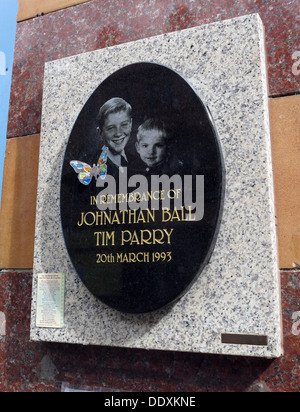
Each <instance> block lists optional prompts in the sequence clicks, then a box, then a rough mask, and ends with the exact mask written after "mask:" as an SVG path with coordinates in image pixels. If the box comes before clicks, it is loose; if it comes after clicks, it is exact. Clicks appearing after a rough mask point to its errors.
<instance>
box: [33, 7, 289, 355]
mask: <svg viewBox="0 0 300 412" xmlns="http://www.w3.org/2000/svg"><path fill="white" fill-rule="evenodd" d="M241 39H243V41H241ZM192 46H193V47H192ZM142 61H152V62H156V63H160V64H165V65H167V66H169V67H171V68H173V69H175V70H176V71H178V72H179V73H180V74H181V75H183V77H184V78H186V79H187V80H188V81H189V82H190V83H191V85H192V86H193V87H194V88H195V89H196V91H197V92H198V93H199V95H200V96H201V97H202V99H203V100H204V101H205V102H206V103H207V104H208V106H209V107H210V109H211V112H212V115H213V117H214V119H215V123H216V127H217V129H218V131H219V135H220V140H221V145H222V148H223V154H224V158H225V164H226V172H227V188H226V196H225V206H224V215H223V220H222V224H221V229H220V234H219V237H218V241H217V245H216V248H215V251H214V253H213V256H212V259H211V262H210V264H209V265H208V266H207V268H206V269H205V270H204V272H203V273H202V275H201V277H200V278H199V280H198V281H197V283H196V284H195V285H194V286H193V287H192V289H191V290H190V291H189V292H188V293H187V294H186V295H185V296H184V297H183V298H182V299H181V300H180V301H179V302H178V303H177V304H176V305H175V306H173V307H172V308H169V309H165V310H162V311H159V312H156V313H152V314H148V315H138V316H137V315H124V314H120V313H118V312H116V311H114V310H112V309H108V308H107V307H105V306H104V305H102V304H101V303H100V302H99V301H97V300H96V299H95V298H94V297H93V296H92V295H91V294H90V293H89V292H88V291H87V290H86V288H85V287H84V286H83V284H82V283H81V281H80V280H79V278H78V277H77V274H76V273H75V271H74V269H73V267H72V265H71V262H70V261H69V258H68V254H67V251H66V248H65V245H64V240H63V236H62V230H61V227H60V219H59V194H60V190H59V189H60V188H59V173H60V172H59V171H60V168H61V165H62V161H63V156H64V151H65V147H66V143H67V141H68V137H69V135H70V132H71V129H72V126H73V124H74V122H75V120H76V118H77V116H78V114H79V113H80V111H81V109H82V107H83V105H84V104H85V102H86V101H87V99H88V98H89V96H90V95H91V93H92V92H93V91H94V90H95V89H96V88H97V86H98V85H99V84H100V83H101V82H102V81H103V80H104V79H105V78H106V77H107V76H108V75H110V74H111V73H113V72H114V71H116V70H117V69H119V68H121V67H123V66H125V65H127V64H131V63H135V62H142ZM245 62H246V64H245ZM44 272H51V273H61V272H62V273H65V274H66V297H65V299H66V301H65V327H64V328H63V329H59V330H52V329H40V328H39V329H37V328H36V327H35V313H36V282H37V274H38V273H44ZM279 302H280V298H279V271H278V265H277V247H276V232H275V213H274V200H273V186H272V165H271V150H270V135H269V117H268V99H267V80H266V67H265V49H264V35H263V26H262V22H261V20H260V18H259V16H258V15H251V16H245V17H241V18H237V19H233V20H228V21H225V22H222V23H215V24H212V25H207V26H202V27H197V28H193V29H189V30H185V31H182V32H175V33H171V34H167V35H162V36H159V37H154V38H149V39H145V40H140V41H137V42H133V43H128V44H124V45H120V46H115V47H112V48H108V49H104V50H99V51H95V52H90V53H86V54H83V55H79V56H75V57H71V58H67V59H63V60H58V61H54V62H50V63H48V64H47V65H46V68H45V82H44V97H43V117H42V136H41V151H40V170H39V187H38V204H37V223H36V240H35V256H34V279H33V300H32V303H33V304H32V322H31V339H32V340H37V341H51V342H68V343H80V344H84V345H88V344H93V345H106V346H118V347H131V348H145V349H161V350H175V351H186V352H202V353H219V354H220V353H223V354H235V355H249V356H260V357H278V356H280V354H281V328H280V303H279ZM222 333H236V334H258V335H267V336H268V346H266V347H258V346H249V345H245V346H239V345H226V344H222V343H221V334H222Z"/></svg>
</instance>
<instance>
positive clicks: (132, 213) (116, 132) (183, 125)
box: [61, 63, 225, 313]
mask: <svg viewBox="0 0 300 412" xmlns="http://www.w3.org/2000/svg"><path fill="white" fill-rule="evenodd" d="M128 104H129V105H130V106H131V108H132V112H131V111H130V106H129V105H128ZM100 108H101V110H100ZM99 110H100V114H99ZM137 136H138V137H137ZM106 148H107V149H106ZM107 150H108V153H107ZM106 153H107V154H108V158H106ZM101 155H102V157H101ZM222 159H223V158H222V153H221V149H220V145H219V141H218V136H217V133H216V130H215V128H214V124H213V122H212V119H211V116H210V114H209V111H208V110H207V108H206V107H205V105H204V104H203V102H202V101H201V99H200V98H199V96H198V95H197V94H196V93H195V91H194V90H193V88H192V87H191V86H190V85H189V84H188V83H187V82H186V81H185V80H184V79H183V78H182V77H181V76H180V75H179V74H177V73H176V72H175V71H173V70H171V69H170V68H167V67H165V66H161V65H158V64H153V63H137V64H133V65H130V66H126V67H124V68H123V69H121V70H118V71H117V72H115V73H114V74H112V75H111V76H110V77H109V78H107V79H106V80H105V81H104V82H103V83H101V84H100V86H99V87H98V88H97V90H96V91H95V92H94V93H93V95H92V96H91V97H90V99H89V100H88V102H87V103H86V104H85V106H84V107H83V109H82V111H81V113H80V115H79V117H78V119H77V121H76V123H75V125H74V127H73V130H72V132H71V135H70V138H69V141H68V144H67V148H66V153H65V159H64V164H63V170H62V179H61V219H62V228H63V234H64V238H65V242H66V247H67V250H68V252H69V255H70V258H71V261H72V263H73V265H74V267H75V269H76V271H77V273H78V275H79V277H80V278H81V280H82V281H83V283H84V284H85V285H86V287H87V288H88V289H89V290H90V291H91V292H92V293H93V294H94V295H95V296H96V297H97V298H99V299H100V300H101V301H102V302H103V303H105V304H107V305H108V306H110V307H112V308H114V309H117V310H119V311H122V312H127V313H144V312H150V311H154V310H157V309H159V308H162V307H164V306H165V305H167V304H170V303H172V302H174V301H176V300H177V299H178V298H180V297H181V296H182V295H183V294H184V293H185V292H186V291H187V290H188V289H189V287H191V285H192V284H193V282H194V281H195V280H196V279H197V277H198V276H199V275H200V273H201V271H202V270H203V268H204V267H205V265H206V264H207V262H208V260H209V258H210V256H211V254H212V252H213V249H214V246H215V242H216V238H217V234H218V230H219V225H220V221H221V215H222V208H223V197H224V187H225V171H224V165H223V160H222ZM100 163H101V164H100ZM88 165H90V166H91V167H93V165H96V166H95V167H94V168H93V169H92V170H89V167H90V166H88ZM162 176H164V177H162Z"/></svg>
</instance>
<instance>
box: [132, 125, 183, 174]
mask: <svg viewBox="0 0 300 412" xmlns="http://www.w3.org/2000/svg"><path fill="white" fill-rule="evenodd" d="M135 147H136V150H137V152H138V154H139V155H140V159H141V162H142V166H141V168H142V169H144V172H146V173H148V174H151V175H156V174H157V175H163V174H167V175H173V174H176V173H179V172H180V170H181V168H182V166H183V165H182V163H181V162H180V161H179V160H178V159H176V160H175V159H174V157H172V156H171V144H170V137H169V136H168V132H167V129H166V127H165V124H164V122H163V121H161V120H159V119H148V120H146V121H145V122H144V123H143V124H142V125H141V126H140V127H139V129H138V133H137V142H136V146H135Z"/></svg>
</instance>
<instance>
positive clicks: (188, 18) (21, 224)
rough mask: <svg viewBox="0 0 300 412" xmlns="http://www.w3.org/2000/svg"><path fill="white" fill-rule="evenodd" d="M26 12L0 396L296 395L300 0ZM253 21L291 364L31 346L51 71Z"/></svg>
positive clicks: (93, 1) (8, 214) (4, 230)
mask: <svg viewBox="0 0 300 412" xmlns="http://www.w3.org/2000/svg"><path fill="white" fill-rule="evenodd" d="M19 3H20V7H19V14H18V20H19V22H18V25H17V36H16V48H15V60H14V69H13V82H12V92H11V102H10V115H9V125H8V136H7V137H8V139H7V146H6V159H5V167H4V182H3V192H2V209H1V215H0V268H1V269H2V270H1V272H0V390H1V391H59V390H61V388H62V385H63V386H66V387H68V385H69V386H71V387H72V386H73V387H74V386H75V387H78V388H79V387H86V386H88V387H90V388H98V389H99V388H102V389H104V390H116V389H117V390H122V391H131V390H132V391H298V390H299V387H300V370H299V356H300V349H299V343H300V328H298V327H297V323H296V321H297V319H298V317H297V312H299V311H300V296H299V293H300V292H299V291H300V288H299V282H300V271H299V265H300V219H299V206H300V202H299V190H297V189H298V188H299V184H300V173H299V160H298V159H299V154H300V127H299V126H300V116H299V112H300V96H299V91H300V74H298V71H297V70H293V68H295V60H293V54H294V52H295V51H297V50H300V43H299V32H300V22H299V3H298V0H293V1H289V2H286V1H285V0H269V1H268V2H266V1H264V0H257V1H248V0H239V1H238V0H233V1H232V0H231V1H229V0H217V1H215V2H209V1H206V0H204V1H203V0H202V1H200V0H196V1H190V0H185V1H183V0H176V1H173V0H153V1H148V0H134V1H130V0H120V1H119V2H118V3H117V6H116V2H115V1H112V0H107V1H105V2H104V1H103V0H90V1H87V2H86V1H82V0H77V1H76V0H47V1H46V0H45V1H43V2H40V1H36V0H20V1H19ZM249 13H259V14H260V15H261V18H262V20H263V22H264V24H265V28H266V47H267V55H268V73H269V87H270V92H269V93H270V116H271V133H272V145H273V154H274V179H275V195H276V208H277V219H278V240H279V256H280V267H281V268H282V271H281V278H282V306H283V327H284V328H283V329H284V350H285V354H284V356H283V357H282V358H281V359H279V360H262V359H251V358H235V357H225V356H212V355H199V354H184V353H173V352H158V351H152V352H147V351H142V350H128V349H117V348H105V347H103V348H102V347H81V346H76V345H74V346H73V345H59V344H47V343H33V342H30V341H29V320H30V298H31V280H32V264H33V246H34V225H35V202H36V187H37V174H38V158H39V138H40V137H39V133H40V118H41V101H42V87H43V68H44V62H46V61H50V60H55V59H58V58H62V57H66V56H71V55H75V54H79V53H83V52H87V51H91V50H95V49H98V48H103V47H108V46H112V45H115V44H120V43H123V42H127V41H133V40H137V39H140V38H144V37H148V36H153V35H158V34H161V33H166V32H170V31H174V30H179V29H185V28H189V27H193V26H196V25H201V24H206V23H210V22H214V21H219V20H223V19H227V18H231V17H236V16H240V15H244V14H249ZM42 14H44V15H42ZM36 15H39V17H34V16H36ZM296 63H297V62H296ZM244 64H247V62H244ZM296 66H297V65H296ZM297 267H298V269H297ZM299 315H300V314H299ZM299 317H300V316H299ZM298 329H299V334H298Z"/></svg>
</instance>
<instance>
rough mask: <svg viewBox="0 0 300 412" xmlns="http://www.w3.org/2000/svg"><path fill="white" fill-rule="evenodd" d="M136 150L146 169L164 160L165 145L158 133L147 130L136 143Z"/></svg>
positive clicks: (160, 134)
mask: <svg viewBox="0 0 300 412" xmlns="http://www.w3.org/2000/svg"><path fill="white" fill-rule="evenodd" d="M136 150H137V152H138V154H139V155H140V157H141V159H142V161H143V162H144V163H146V165H147V166H148V167H154V166H156V165H158V164H159V163H161V162H162V161H163V160H164V159H165V158H166V155H167V144H166V141H165V139H164V138H163V136H162V133H161V132H160V131H158V130H147V131H143V134H142V136H141V137H140V141H139V142H137V143H136Z"/></svg>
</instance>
